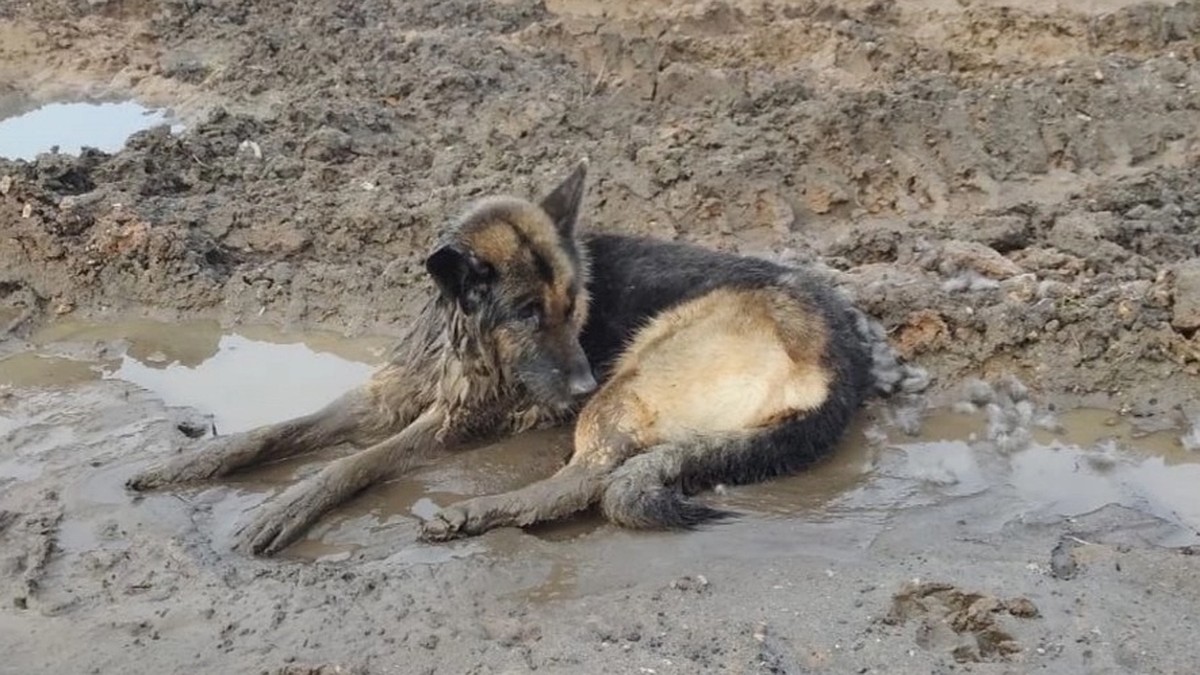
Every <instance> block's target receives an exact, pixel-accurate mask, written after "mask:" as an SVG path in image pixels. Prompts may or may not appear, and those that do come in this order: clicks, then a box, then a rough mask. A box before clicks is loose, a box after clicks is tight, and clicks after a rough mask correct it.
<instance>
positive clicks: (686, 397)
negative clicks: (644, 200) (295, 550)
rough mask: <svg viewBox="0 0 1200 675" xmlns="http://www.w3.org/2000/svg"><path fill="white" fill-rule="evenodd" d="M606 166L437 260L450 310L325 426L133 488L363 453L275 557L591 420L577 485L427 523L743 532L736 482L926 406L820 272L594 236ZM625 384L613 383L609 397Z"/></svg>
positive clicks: (441, 527)
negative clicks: (460, 452)
mask: <svg viewBox="0 0 1200 675" xmlns="http://www.w3.org/2000/svg"><path fill="white" fill-rule="evenodd" d="M587 166H588V165H587V160H583V161H581V162H580V163H579V164H578V165H577V166H576V167H575V169H574V171H573V172H572V173H571V174H570V175H569V176H568V177H567V178H566V179H565V180H564V181H563V182H562V183H561V184H560V185H559V186H558V187H557V188H555V189H554V190H553V191H551V192H550V193H549V195H547V196H546V197H545V198H544V199H542V200H541V201H540V202H539V203H537V204H535V203H532V202H529V201H526V200H523V199H518V198H513V197H492V198H488V199H484V200H482V201H479V202H477V203H476V204H474V205H473V206H471V207H470V208H469V209H468V210H467V211H466V213H465V215H463V216H462V217H461V218H460V219H459V220H458V222H457V223H455V224H453V225H452V226H451V227H449V228H448V229H447V231H445V232H444V233H442V237H441V240H440V241H439V242H438V243H437V245H436V247H435V250H434V251H433V253H432V254H430V255H429V257H428V258H427V259H426V263H425V266H426V269H427V271H428V274H429V276H430V278H431V279H432V281H433V282H434V283H433V284H431V285H430V292H429V300H428V302H427V304H426V305H425V307H424V309H423V311H422V313H421V315H420V317H419V318H417V319H416V320H415V321H414V323H413V324H412V327H411V329H410V330H409V333H408V335H407V336H406V338H405V339H404V340H403V341H402V342H401V343H400V344H399V346H398V347H397V349H396V350H395V352H394V353H393V354H392V356H391V358H390V359H389V363H388V364H387V365H385V366H384V367H382V368H381V369H380V370H379V371H378V372H376V373H375V374H374V375H373V376H372V378H371V379H370V380H369V381H368V382H367V383H366V384H365V385H363V386H362V387H360V388H358V389H356V390H353V391H351V392H350V393H347V394H345V395H343V396H342V397H341V398H339V399H337V400H336V401H334V402H333V403H331V404H329V405H328V406H326V407H325V408H323V409H321V410H319V411H317V412H315V413H313V414H311V415H307V416H304V417H300V418H297V419H292V420H288V421H285V422H281V423H278V424H273V425H268V426H264V427H260V428H257V429H253V430H251V431H248V432H245V433H240V434H233V435H229V436H224V437H218V438H214V439H210V440H209V441H208V442H207V443H206V444H205V445H204V446H203V447H202V449H200V450H199V451H197V452H194V453H188V454H183V455H179V456H177V457H174V458H172V459H171V460H170V461H168V462H167V463H165V464H163V465H161V466H158V467H154V468H151V469H148V470H146V471H143V472H142V473H140V474H137V475H135V476H134V477H132V478H130V479H129V481H128V486H129V487H130V488H131V489H133V490H147V489H151V488H156V487H161V486H165V485H168V484H174V483H180V482H185V481H193V480H202V479H210V478H215V477H218V476H222V475H225V474H229V473H231V472H234V471H236V470H239V469H242V468H245V467H248V466H251V465H255V464H261V463H263V462H267V461H272V460H278V459H281V458H284V457H288V456H293V455H297V454H300V453H306V452H310V451H313V450H317V449H319V448H322V447H325V446H329V445H333V444H339V443H343V442H349V443H352V444H354V445H357V446H359V447H360V448H363V449H361V450H360V451H358V452H357V453H356V454H351V455H348V456H346V457H343V458H341V459H338V460H335V461H333V462H331V463H330V464H328V465H327V466H325V467H324V468H323V469H322V470H321V471H320V472H318V473H317V474H315V475H313V476H312V477H310V478H308V479H306V480H304V481H302V482H300V483H297V484H295V485H293V486H292V487H290V488H289V489H288V490H286V491H284V492H283V493H282V494H281V495H279V496H278V497H277V498H276V499H275V500H274V501H273V502H269V503H268V504H267V505H266V506H265V507H262V508H261V509H260V510H259V512H258V514H257V517H256V518H254V519H253V520H252V521H251V522H250V523H248V524H247V525H245V526H243V527H242V528H241V529H240V530H239V531H238V534H237V547H238V548H240V549H242V550H245V551H248V552H250V553H253V554H261V555H270V554H272V553H274V552H277V551H279V550H280V549H281V548H283V547H284V546H287V545H288V544H289V543H290V542H292V541H294V540H295V539H297V538H298V537H300V536H301V535H303V533H304V532H305V530H307V529H308V528H309V527H310V526H311V525H312V524H313V523H314V522H315V521H316V520H317V519H318V518H320V517H321V516H322V514H324V513H325V512H326V511H328V510H329V509H331V508H333V507H335V506H337V505H339V504H341V503H343V502H345V501H346V500H348V499H349V498H351V497H352V496H354V495H355V494H356V493H359V492H360V491H362V490H364V489H365V488H367V487H369V486H371V485H373V484H375V483H379V482H381V481H385V480H389V479H391V478H393V477H396V476H398V475H399V474H401V473H403V472H405V471H406V470H408V469H410V468H412V467H413V466H414V465H416V464H417V463H419V462H422V461H425V460H427V459H429V458H431V457H433V456H435V455H437V454H438V453H445V452H449V451H452V450H454V449H455V448H461V447H463V446H464V445H466V444H469V443H479V442H482V441H487V440H489V439H491V440H494V439H496V438H497V437H499V436H501V435H507V434H514V433H519V432H522V431H526V430H529V429H533V428H537V427H545V426H551V425H560V424H563V423H566V422H569V421H571V420H572V419H574V420H575V435H574V452H573V454H572V456H571V458H570V460H569V461H568V462H567V464H566V465H565V466H564V467H563V468H562V469H560V470H559V471H558V472H557V473H555V474H554V475H552V476H550V477H549V478H546V479H544V480H541V481H537V482H534V483H532V484H530V485H528V486H527V487H524V488H522V489H519V490H515V491H512V492H508V493H505V494H499V495H492V496H484V497H479V498H476V499H469V500H466V501H463V502H460V503H458V504H454V505H451V506H448V507H446V508H444V509H442V510H441V511H440V512H439V513H437V514H436V515H435V516H434V517H433V518H431V519H430V520H428V521H426V522H424V523H423V526H422V530H421V532H422V538H424V539H426V540H446V539H451V538H454V537H459V536H469V535H478V534H480V533H483V532H485V531H487V530H489V529H492V528H496V527H504V526H528V525H532V524H534V523H539V522H544V521H549V520H553V519H558V518H563V517H565V516H568V515H570V514H573V513H576V512H579V511H583V510H585V509H588V508H590V507H592V506H596V505H598V506H599V507H600V509H601V511H602V512H603V514H604V515H605V516H606V517H607V518H608V519H609V520H611V521H612V522H614V523H617V524H619V525H622V526H626V527H631V528H691V527H694V526H696V525H699V524H701V523H704V522H706V521H712V520H716V519H720V518H723V517H726V516H730V515H732V514H730V513H728V512H725V511H720V510H717V509H714V508H711V507H709V506H706V505H704V504H703V503H701V502H699V501H696V500H695V499H694V497H693V495H694V494H695V493H696V492H698V491H700V490H703V489H706V488H710V487H712V486H714V485H716V484H729V485H736V484H745V483H749V482H757V481H763V480H765V479H768V478H770V477H772V476H778V475H781V474H785V473H789V472H794V471H798V470H800V469H802V468H804V467H806V466H808V465H810V464H812V463H813V462H815V461H817V460H819V459H821V458H823V457H824V456H826V455H827V454H829V453H830V452H831V451H832V450H833V448H834V446H835V444H836V443H837V441H838V440H839V438H840V436H841V435H842V434H843V432H844V430H845V429H846V427H847V424H848V423H849V422H850V420H851V418H852V416H853V415H854V414H855V412H856V410H857V409H858V408H859V407H860V405H861V404H862V403H863V402H864V401H865V400H866V399H867V398H868V397H870V396H871V395H872V394H876V393H878V394H882V395H886V394H890V393H893V392H895V391H898V390H903V391H911V392H916V391H919V390H920V389H922V388H924V386H925V383H926V378H925V376H924V372H923V371H921V370H919V369H916V368H913V367H911V366H907V365H902V364H900V363H899V362H898V361H897V360H896V357H895V355H894V353H893V352H892V350H891V349H890V347H889V346H888V345H887V340H886V336H885V335H884V334H883V330H882V328H881V327H880V326H879V324H878V323H876V322H874V321H872V320H870V319H868V318H867V317H866V316H865V315H864V314H863V313H862V312H861V311H859V310H858V309H856V308H855V307H853V305H852V304H851V303H850V302H849V300H847V299H846V298H845V297H844V296H842V295H841V294H840V293H838V292H836V291H835V290H834V289H833V288H832V286H829V285H827V284H825V283H824V282H823V281H822V280H820V279H819V278H818V277H817V276H816V275H814V274H813V273H811V272H806V271H804V270H801V269H795V268H791V267H785V266H781V265H778V264H775V263H772V262H768V261H766V260H760V259H755V258H748V257H740V256H735V255H732V254H725V253H718V252H714V251H710V250H706V249H703V248H698V247H694V246H691V245H685V244H681V243H671V242H664V241H656V240H651V239H645V238H638V237H629V236H619V235H614V234H597V233H589V234H579V233H577V232H576V221H577V219H578V215H579V209H580V201H581V198H582V195H583V192H584V183H585V178H586V174H587ZM598 383H603V384H598Z"/></svg>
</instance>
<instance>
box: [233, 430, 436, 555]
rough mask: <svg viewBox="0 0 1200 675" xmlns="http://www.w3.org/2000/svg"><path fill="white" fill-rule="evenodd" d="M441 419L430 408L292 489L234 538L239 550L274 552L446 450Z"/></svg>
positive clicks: (263, 508) (255, 552) (260, 513)
mask: <svg viewBox="0 0 1200 675" xmlns="http://www.w3.org/2000/svg"><path fill="white" fill-rule="evenodd" d="M443 419H444V415H443V413H442V412H441V410H439V409H436V408H432V407H431V408H430V409H429V410H427V411H426V412H425V413H423V414H422V415H421V416H420V417H418V418H417V419H416V420H415V421H413V423H412V424H410V425H409V426H408V427H405V429H404V430H403V431H401V432H400V433H398V434H396V435H395V436H393V437H391V438H389V439H388V440H386V441H383V442H382V443H378V444H376V445H373V446H371V447H369V448H367V449H366V450H363V451H361V452H358V453H356V454H353V455H350V456H348V457H343V458H341V459H338V460H336V461H334V462H331V463H330V464H329V465H328V466H326V467H325V468H324V469H322V470H321V471H320V472H319V473H317V474H316V475H314V476H312V477H310V478H308V479H307V480H304V481H302V482H300V483H297V484H296V485H293V486H292V487H290V488H288V489H287V490H286V491H284V492H283V494H281V495H279V497H277V498H276V499H273V500H272V501H270V502H269V503H267V504H265V505H264V506H262V507H261V508H260V510H259V512H258V514H257V515H256V516H255V517H254V519H253V520H252V521H251V522H250V523H248V524H247V525H245V526H243V527H242V528H241V529H240V530H239V531H238V532H237V533H236V534H235V537H236V538H237V540H238V543H237V548H238V549H240V550H243V551H245V552H248V553H254V554H264V555H271V554H273V553H276V552H278V551H279V550H281V549H282V548H284V547H285V546H287V545H288V544H290V543H292V542H293V541H295V540H296V539H298V538H299V537H300V536H301V535H303V534H304V532H306V531H307V530H308V528H309V527H310V526H312V524H313V523H315V522H316V521H317V519H318V518H320V517H321V515H323V514H324V513H325V512H326V511H328V510H330V509H332V508H333V507H335V506H338V505H339V504H342V503H343V502H345V501H346V500H348V499H350V498H351V497H353V496H354V495H356V494H358V493H359V492H361V491H362V490H364V489H366V488H368V487H370V486H371V485H374V484H376V483H379V482H381V481H384V480H387V479H389V478H392V477H394V476H397V475H399V474H401V473H403V472H405V471H406V470H408V469H409V468H411V467H412V466H414V465H415V464H417V463H418V462H420V461H421V460H422V459H424V458H425V457H428V456H429V455H430V454H432V453H433V452H436V451H438V450H441V449H443V448H442V446H441V444H440V443H439V442H438V441H437V438H436V435H437V431H438V429H439V428H440V427H441V424H442V420H443Z"/></svg>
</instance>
